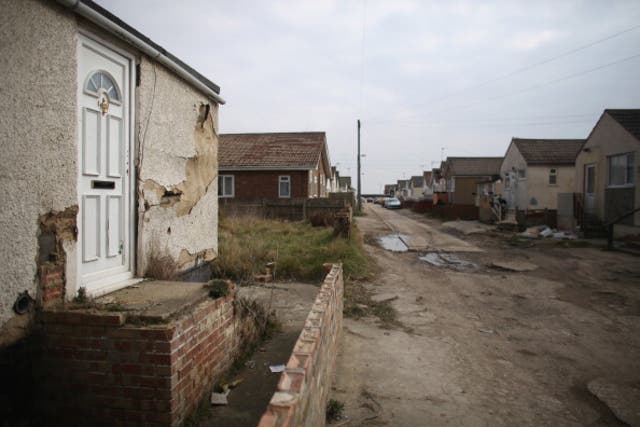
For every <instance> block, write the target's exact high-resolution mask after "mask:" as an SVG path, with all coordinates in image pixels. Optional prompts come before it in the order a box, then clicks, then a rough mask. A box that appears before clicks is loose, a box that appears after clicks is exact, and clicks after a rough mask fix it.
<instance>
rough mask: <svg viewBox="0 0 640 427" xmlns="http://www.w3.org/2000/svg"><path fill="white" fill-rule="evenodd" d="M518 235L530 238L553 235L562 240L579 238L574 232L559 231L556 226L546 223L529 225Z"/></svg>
mask: <svg viewBox="0 0 640 427" xmlns="http://www.w3.org/2000/svg"><path fill="white" fill-rule="evenodd" d="M518 235H519V236H522V237H526V238H529V239H537V238H538V237H553V238H554V239H561V240H575V239H577V238H578V237H577V236H576V235H575V234H573V233H569V232H566V231H558V230H556V229H555V228H551V227H548V226H546V225H536V226H534V227H529V228H527V229H526V230H525V231H523V232H522V233H520V234H518Z"/></svg>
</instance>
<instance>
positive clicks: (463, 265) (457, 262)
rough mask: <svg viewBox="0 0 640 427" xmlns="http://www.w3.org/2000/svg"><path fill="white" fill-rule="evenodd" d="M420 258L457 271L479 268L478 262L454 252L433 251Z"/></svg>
mask: <svg viewBox="0 0 640 427" xmlns="http://www.w3.org/2000/svg"><path fill="white" fill-rule="evenodd" d="M420 259H421V260H422V261H426V262H428V263H429V264H431V265H434V266H436V267H444V268H450V269H452V270H457V271H468V270H475V269H477V268H478V265H477V264H475V263H473V262H471V261H467V260H465V259H462V258H460V257H459V256H457V255H454V254H447V253H438V252H431V253H428V254H426V255H423V256H421V257H420Z"/></svg>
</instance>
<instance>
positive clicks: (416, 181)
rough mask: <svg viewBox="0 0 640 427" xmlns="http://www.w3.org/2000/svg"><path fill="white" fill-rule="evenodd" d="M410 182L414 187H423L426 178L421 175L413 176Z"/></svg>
mask: <svg viewBox="0 0 640 427" xmlns="http://www.w3.org/2000/svg"><path fill="white" fill-rule="evenodd" d="M409 181H410V183H411V185H412V186H413V187H422V186H423V185H424V178H423V177H422V176H421V175H415V176H412V177H411V179H410V180H409Z"/></svg>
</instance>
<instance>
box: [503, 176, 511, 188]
mask: <svg viewBox="0 0 640 427" xmlns="http://www.w3.org/2000/svg"><path fill="white" fill-rule="evenodd" d="M509 187H511V174H510V173H509V172H507V173H505V174H504V188H509Z"/></svg>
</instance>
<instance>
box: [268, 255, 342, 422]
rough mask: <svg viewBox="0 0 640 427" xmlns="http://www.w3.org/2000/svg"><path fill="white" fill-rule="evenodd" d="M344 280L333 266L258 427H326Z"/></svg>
mask: <svg viewBox="0 0 640 427" xmlns="http://www.w3.org/2000/svg"><path fill="white" fill-rule="evenodd" d="M343 293H344V279H343V273H342V265H341V264H334V265H333V266H332V267H331V271H330V272H329V274H327V276H326V277H325V280H324V282H323V284H322V286H321V287H320V291H319V292H318V296H317V297H316V300H315V302H314V304H313V307H312V308H311V312H310V313H309V316H308V317H307V319H306V321H305V326H304V329H303V330H302V332H301V333H300V337H299V338H298V341H297V342H296V344H295V346H294V349H293V353H292V354H291V357H290V358H289V361H288V362H287V365H286V369H285V370H284V372H283V373H282V374H281V376H280V381H279V382H278V388H277V391H276V392H275V393H274V395H273V397H272V398H271V402H270V403H269V406H268V407H267V410H266V412H265V413H264V414H263V416H262V418H261V420H260V423H259V427H276V426H277V427H287V426H301V425H304V426H324V425H325V416H326V415H325V411H326V406H327V399H328V395H329V389H330V387H331V375H332V373H333V371H334V368H335V363H336V355H337V351H338V342H339V338H340V333H341V331H342V308H343Z"/></svg>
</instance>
